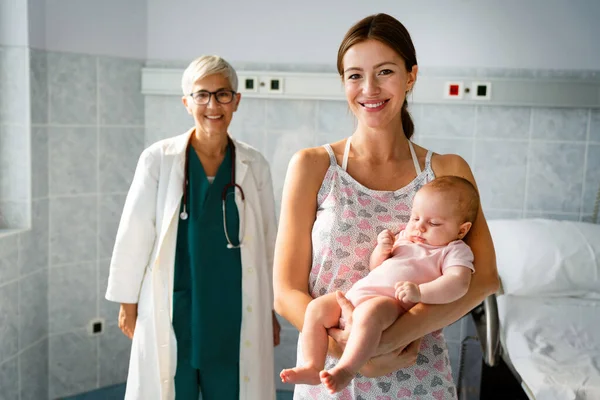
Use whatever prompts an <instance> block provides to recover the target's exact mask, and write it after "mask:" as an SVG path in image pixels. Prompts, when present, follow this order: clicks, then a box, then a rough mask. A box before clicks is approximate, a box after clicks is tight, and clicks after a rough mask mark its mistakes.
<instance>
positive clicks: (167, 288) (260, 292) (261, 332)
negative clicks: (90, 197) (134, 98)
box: [106, 128, 276, 400]
mask: <svg viewBox="0 0 600 400" xmlns="http://www.w3.org/2000/svg"><path fill="white" fill-rule="evenodd" d="M193 132H194V129H193V128H192V129H190V130H189V131H188V132H186V133H185V134H183V135H179V136H176V137H173V138H170V139H165V140H162V141H160V142H157V143H155V144H153V145H152V146H150V147H149V148H147V149H146V150H144V152H143V153H142V155H141V156H140V159H139V162H138V165H137V169H136V171H135V175H134V178H133V182H132V184H131V188H130V189H129V193H128V195H127V199H126V201H125V207H124V210H123V214H122V217H121V222H120V224H119V229H118V232H117V238H116V242H115V247H114V251H113V255H112V260H111V264H110V275H109V278H108V289H107V291H106V298H107V299H108V300H110V301H115V302H118V303H138V318H137V323H136V327H135V332H134V335H133V343H132V348H131V359H130V363H129V374H128V377H127V391H126V394H125V399H126V400H155V399H156V400H172V399H174V398H175V388H174V381H173V378H174V376H175V368H176V363H177V342H176V339H175V334H174V331H173V328H172V317H173V309H172V306H173V276H174V263H175V248H176V242H177V225H178V223H179V207H180V204H181V198H182V195H183V177H184V163H185V152H186V146H187V143H188V140H189V137H190V135H191V134H192V133H193ZM234 143H235V146H236V164H235V167H236V174H235V180H236V183H238V184H239V185H240V186H242V188H243V190H244V194H245V197H246V208H245V210H246V212H245V214H244V207H243V205H242V202H241V198H240V196H239V194H237V193H239V192H238V191H236V199H235V200H236V204H237V207H238V212H239V213H240V222H242V221H243V225H245V226H246V232H245V236H244V246H243V247H242V248H241V257H242V326H241V338H240V400H274V399H275V385H274V373H273V369H274V368H273V367H274V366H273V327H272V317H271V310H272V308H273V292H272V270H273V269H272V268H273V251H274V245H275V235H276V222H275V206H274V199H273V185H272V181H271V173H270V170H269V165H268V163H267V161H266V160H265V158H264V157H263V156H262V155H261V154H260V153H259V152H258V151H257V150H255V149H253V148H252V147H250V146H248V145H247V144H244V143H241V142H238V141H234ZM241 227H242V223H240V228H241ZM240 231H241V229H240ZM240 234H241V232H240ZM218 304H219V299H215V306H216V307H218Z"/></svg>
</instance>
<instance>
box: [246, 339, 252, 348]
mask: <svg viewBox="0 0 600 400" xmlns="http://www.w3.org/2000/svg"><path fill="white" fill-rule="evenodd" d="M244 345H246V347H250V346H252V342H250V341H249V340H246V341H245V342H244Z"/></svg>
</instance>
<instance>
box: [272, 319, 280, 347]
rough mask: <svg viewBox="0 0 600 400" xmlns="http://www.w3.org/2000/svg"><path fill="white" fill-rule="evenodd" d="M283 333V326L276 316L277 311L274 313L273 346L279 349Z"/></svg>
mask: <svg viewBox="0 0 600 400" xmlns="http://www.w3.org/2000/svg"><path fill="white" fill-rule="evenodd" d="M280 333H281V325H279V321H277V317H276V316H275V311H273V346H274V347H277V346H278V345H279V342H280V341H281V339H280V336H279V334H280Z"/></svg>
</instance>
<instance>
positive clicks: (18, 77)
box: [0, 46, 29, 125]
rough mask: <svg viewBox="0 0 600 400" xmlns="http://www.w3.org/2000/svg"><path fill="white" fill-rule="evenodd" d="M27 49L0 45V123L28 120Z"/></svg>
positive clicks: (21, 122) (24, 121)
mask: <svg viewBox="0 0 600 400" xmlns="http://www.w3.org/2000/svg"><path fill="white" fill-rule="evenodd" d="M28 70H29V65H27V49H26V48H25V47H4V46H0V93H2V96H0V123H11V124H21V125H25V124H26V123H27V122H28V121H29V96H28V93H27V80H28V79H27V73H28V72H27V71H28Z"/></svg>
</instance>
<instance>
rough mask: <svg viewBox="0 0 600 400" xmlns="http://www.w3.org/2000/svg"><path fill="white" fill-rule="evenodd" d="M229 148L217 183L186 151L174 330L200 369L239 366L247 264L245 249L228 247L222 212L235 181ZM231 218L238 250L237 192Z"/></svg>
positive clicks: (228, 212)
mask: <svg viewBox="0 0 600 400" xmlns="http://www.w3.org/2000/svg"><path fill="white" fill-rule="evenodd" d="M230 146H231V145H230ZM230 146H228V148H227V151H226V154H225V158H224V159H223V162H222V163H221V165H220V166H219V169H218V171H217V174H216V176H215V179H214V181H213V183H212V184H211V183H210V182H209V181H208V178H207V177H206V174H205V172H204V168H203V167H202V164H201V162H200V159H199V158H198V156H197V155H196V152H195V150H194V149H193V147H192V146H189V149H188V150H187V151H188V154H187V157H188V171H187V174H188V182H189V184H188V188H187V190H188V194H187V204H186V208H187V213H188V219H186V220H182V219H180V220H179V227H178V231H177V250H176V254H175V278H174V285H173V291H174V293H173V329H174V330H175V337H176V338H177V353H178V359H179V360H182V359H183V360H185V359H188V357H189V362H190V364H191V366H192V367H193V368H196V369H202V368H206V367H208V366H210V365H215V364H217V365H221V366H227V365H232V366H235V365H237V363H238V362H239V353H240V329H241V322H242V261H241V254H240V249H229V248H227V239H226V238H225V232H224V230H223V212H222V192H223V190H224V188H225V186H226V185H227V184H228V183H229V182H230V180H231V170H232V165H231V160H232V156H231V148H230ZM181 206H182V207H183V200H182V205H181ZM226 216H227V233H228V234H229V238H230V239H231V242H232V243H233V244H234V245H237V244H238V243H239V214H238V209H237V206H236V204H235V195H234V191H233V188H229V189H228V190H227V198H226ZM182 352H183V353H182Z"/></svg>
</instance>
